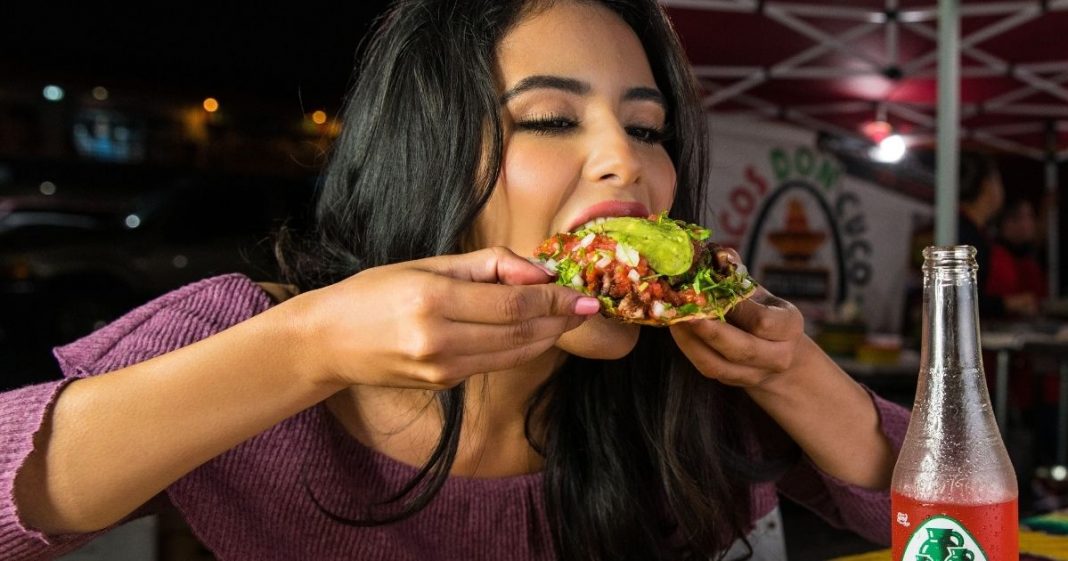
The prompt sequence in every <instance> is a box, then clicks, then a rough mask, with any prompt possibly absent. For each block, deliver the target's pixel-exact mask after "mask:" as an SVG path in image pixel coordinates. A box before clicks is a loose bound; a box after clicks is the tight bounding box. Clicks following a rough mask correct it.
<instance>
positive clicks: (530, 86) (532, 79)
mask: <svg viewBox="0 0 1068 561" xmlns="http://www.w3.org/2000/svg"><path fill="white" fill-rule="evenodd" d="M538 89H552V90H560V91H564V92H567V93H571V94H575V95H586V94H588V93H590V89H591V88H590V84H589V83H588V82H583V81H581V80H576V79H574V78H565V77H563V76H546V75H534V76H527V77H526V78H523V79H522V80H520V81H519V83H518V84H516V85H514V86H512V87H511V89H509V90H508V91H506V92H504V94H503V95H501V104H502V105H503V104H505V103H508V101H509V100H511V99H512V98H514V97H516V96H517V95H519V94H522V93H525V92H528V91H531V90H538ZM623 101H652V102H655V103H658V104H660V105H661V106H663V107H665V108H666V107H667V101H666V100H665V99H664V94H662V93H660V90H657V89H656V88H649V87H635V88H631V89H629V90H627V92H626V93H625V94H623Z"/></svg>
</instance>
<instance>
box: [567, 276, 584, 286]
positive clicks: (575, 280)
mask: <svg viewBox="0 0 1068 561" xmlns="http://www.w3.org/2000/svg"><path fill="white" fill-rule="evenodd" d="M585 285H586V283H584V282H582V275H581V274H578V275H575V276H573V277H571V286H574V287H575V288H582V287H583V286H585Z"/></svg>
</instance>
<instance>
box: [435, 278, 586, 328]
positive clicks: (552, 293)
mask: <svg viewBox="0 0 1068 561" xmlns="http://www.w3.org/2000/svg"><path fill="white" fill-rule="evenodd" d="M447 291H448V294H447V295H444V296H443V298H445V301H444V304H443V306H442V315H444V316H445V317H446V318H447V319H451V320H453V321H457V322H469V323H494V324H513V323H519V322H523V321H527V320H530V319H533V318H536V317H549V316H589V315H592V314H595V313H597V311H598V310H600V308H601V303H600V302H598V301H597V299H596V298H591V297H589V296H584V295H583V294H582V293H580V292H578V291H576V290H573V289H570V288H566V287H563V286H557V285H554V284H538V285H532V286H507V285H503V284H484V283H465V282H453V283H449V286H448V288H447Z"/></svg>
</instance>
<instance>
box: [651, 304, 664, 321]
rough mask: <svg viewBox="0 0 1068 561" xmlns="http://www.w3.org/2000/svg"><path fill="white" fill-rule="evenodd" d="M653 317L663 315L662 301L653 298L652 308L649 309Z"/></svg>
mask: <svg viewBox="0 0 1068 561" xmlns="http://www.w3.org/2000/svg"><path fill="white" fill-rule="evenodd" d="M650 313H652V315H653V317H654V318H658V317H660V316H662V315H664V303H663V302H661V301H660V300H653V308H652V310H650Z"/></svg>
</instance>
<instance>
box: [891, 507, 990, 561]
mask: <svg viewBox="0 0 1068 561" xmlns="http://www.w3.org/2000/svg"><path fill="white" fill-rule="evenodd" d="M903 514H904V513H899V514H898V517H899V518H900V517H901V516H902V515H903ZM898 522H899V523H900V521H898ZM899 561H987V556H986V553H984V552H983V549H982V548H981V547H979V544H978V543H977V542H976V541H975V538H974V537H972V534H971V532H969V531H968V529H967V528H965V527H964V526H963V525H962V524H961V523H960V522H959V521H957V519H955V518H951V517H949V516H942V515H937V516H932V517H930V518H928V519H927V520H924V521H923V524H920V526H919V527H918V528H916V530H915V531H914V532H913V533H912V535H911V536H910V537H909V541H908V542H907V543H906V545H905V552H904V554H903V555H902V557H901V559H900V560H899Z"/></svg>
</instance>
